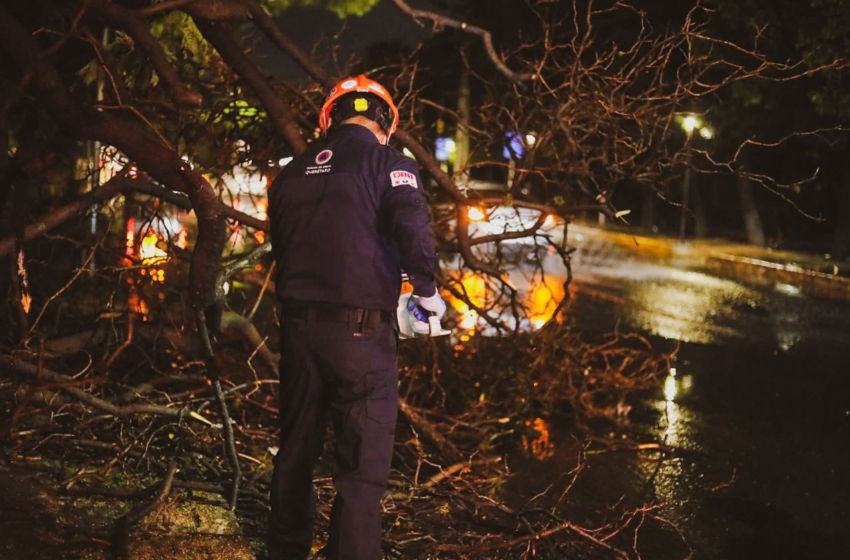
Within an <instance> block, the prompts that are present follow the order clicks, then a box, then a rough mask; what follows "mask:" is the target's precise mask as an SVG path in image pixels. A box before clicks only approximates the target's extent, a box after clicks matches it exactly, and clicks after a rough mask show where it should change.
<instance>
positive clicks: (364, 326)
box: [358, 309, 374, 332]
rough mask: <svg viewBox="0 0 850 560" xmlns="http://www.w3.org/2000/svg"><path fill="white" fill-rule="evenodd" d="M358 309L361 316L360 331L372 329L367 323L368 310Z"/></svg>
mask: <svg viewBox="0 0 850 560" xmlns="http://www.w3.org/2000/svg"><path fill="white" fill-rule="evenodd" d="M358 311H362V316H361V317H360V331H361V332H364V331H372V330H374V329H372V327H371V325H369V310H368V309H363V310H358Z"/></svg>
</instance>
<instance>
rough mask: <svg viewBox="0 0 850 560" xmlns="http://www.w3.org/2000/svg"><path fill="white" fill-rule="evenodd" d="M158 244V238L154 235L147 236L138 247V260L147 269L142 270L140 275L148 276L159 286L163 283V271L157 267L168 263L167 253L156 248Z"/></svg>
mask: <svg viewBox="0 0 850 560" xmlns="http://www.w3.org/2000/svg"><path fill="white" fill-rule="evenodd" d="M158 242H159V236H158V235H157V234H156V233H153V232H151V233H149V234H147V235H146V236H145V237H144V238H143V239H142V244H141V245H140V246H139V258H140V259H141V260H142V264H143V265H146V266H148V267H149V268H148V269H147V270H144V269H143V270H142V274H149V275H150V277H151V279H153V281H154V282H159V283H160V284H161V283H163V282H165V271H164V270H162V269H161V268H158V266H159V265H162V264H165V263H166V261H168V253H166V252H165V251H163V250H162V249H160V248H159V247H157V246H156V244H157V243H158Z"/></svg>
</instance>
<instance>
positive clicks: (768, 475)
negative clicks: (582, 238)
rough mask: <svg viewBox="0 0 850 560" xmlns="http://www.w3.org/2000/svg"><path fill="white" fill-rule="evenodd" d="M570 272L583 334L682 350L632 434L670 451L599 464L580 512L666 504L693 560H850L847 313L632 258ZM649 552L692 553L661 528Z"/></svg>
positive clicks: (775, 290) (585, 479) (585, 483)
mask: <svg viewBox="0 0 850 560" xmlns="http://www.w3.org/2000/svg"><path fill="white" fill-rule="evenodd" d="M574 273H575V280H574V286H573V287H574V289H575V291H574V293H573V304H572V307H571V310H570V313H571V314H572V315H573V317H574V318H575V319H576V321H577V324H578V325H579V327H580V328H581V329H583V330H586V331H588V332H598V333H603V332H606V331H609V330H610V329H611V327H612V325H613V324H614V323H615V322H619V323H620V324H621V325H624V326H626V327H630V328H632V329H635V330H639V331H642V332H644V333H646V334H648V335H650V336H652V337H653V340H654V344H655V345H656V347H657V348H659V349H660V350H664V351H667V350H671V349H673V348H674V347H675V346H676V345H677V344H680V343H681V346H680V350H679V353H678V362H677V364H676V368H675V372H671V373H675V375H670V376H669V377H668V378H667V379H666V380H664V381H662V383H661V385H660V386H659V387H658V390H657V392H656V394H655V396H654V397H650V398H647V399H646V400H645V401H643V402H641V403H636V406H635V409H634V411H633V412H632V415H631V420H632V426H631V427H630V428H629V429H628V431H629V432H630V434H631V435H632V436H636V437H637V438H638V439H640V440H641V441H645V442H651V441H655V442H661V443H665V444H666V445H669V446H671V447H672V448H674V452H673V453H672V454H671V455H669V456H665V457H659V456H657V455H655V456H646V455H639V454H623V453H609V454H602V455H598V456H591V457H589V458H588V465H587V466H588V467H590V468H588V469H587V471H586V473H585V474H583V475H582V478H581V479H580V484H579V485H578V486H577V488H576V494H575V498H574V499H577V500H578V501H579V502H581V501H582V500H584V501H587V502H594V501H595V502H597V503H598V504H600V505H602V504H604V503H606V502H607V503H610V502H611V501H616V500H617V499H619V498H620V497H625V499H626V500H627V501H633V502H634V503H635V504H639V503H646V502H649V503H657V504H663V507H662V508H661V510H660V514H661V515H662V516H663V517H665V518H666V519H668V520H669V521H671V522H672V523H674V524H675V525H676V526H678V527H679V528H680V529H681V530H682V531H683V533H684V534H685V535H686V536H687V539H688V541H689V543H690V545H691V546H692V547H693V548H694V550H695V555H694V558H697V559H700V558H705V559H724V560H726V559H729V560H736V559H744V558H747V559H756V558H770V559H785V558H788V559H792V558H793V559H795V560H800V559H808V558H812V559H815V558H818V559H820V558H824V559H826V558H829V559H838V558H850V505H848V504H850V491H848V490H847V489H846V488H847V487H848V483H850V439H848V436H850V304H848V303H841V302H831V301H824V300H817V299H813V298H809V297H805V296H801V295H795V294H794V293H793V292H794V290H793V289H790V288H789V287H787V286H778V287H777V286H746V285H744V284H742V283H739V282H735V281H732V280H726V279H722V278H717V277H714V276H710V275H707V274H704V273H702V272H699V271H695V270H683V269H679V268H678V267H676V266H666V265H665V264H663V263H642V262H640V261H639V260H637V259H635V258H629V259H627V260H613V261H612V260H607V259H605V258H604V257H603V258H598V257H597V258H594V259H586V260H585V261H584V262H582V261H581V259H580V258H579V259H577V262H576V263H575V265H574ZM659 459H660V460H659ZM558 460H559V459H558V458H557V456H556V458H555V459H554V460H553V461H554V462H557V461H558ZM560 460H564V457H561V458H560ZM642 542H643V544H642V545H641V546H640V553H641V556H642V558H643V559H644V560H648V559H653V558H657V559H668V558H684V557H686V556H687V553H688V551H687V548H684V547H682V546H681V545H680V544H676V543H677V539H676V538H674V537H673V535H672V531H671V530H670V529H669V527H667V528H665V527H663V526H662V525H658V527H656V528H655V529H654V530H653V529H652V528H650V527H647V529H646V530H645V532H644V539H643V540H642Z"/></svg>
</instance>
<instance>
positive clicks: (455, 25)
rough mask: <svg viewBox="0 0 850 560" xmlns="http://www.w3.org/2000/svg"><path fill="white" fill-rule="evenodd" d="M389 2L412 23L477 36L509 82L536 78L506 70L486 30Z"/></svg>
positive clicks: (401, 1)
mask: <svg viewBox="0 0 850 560" xmlns="http://www.w3.org/2000/svg"><path fill="white" fill-rule="evenodd" d="M391 1H392V3H393V4H395V5H396V6H398V9H399V10H401V11H402V12H404V13H405V14H407V15H408V16H410V17H411V18H413V20H414V21H419V20H420V19H427V20H430V21H432V22H433V23H434V25H435V26H437V27H451V28H452V29H459V30H461V31H463V32H465V33H470V34H472V35H477V36H478V37H480V38H481V41H482V42H483V43H484V49H485V50H486V51H487V56H489V57H490V60H492V61H493V64H494V65H495V66H496V68H498V69H499V72H501V73H502V74H504V75H505V76H506V77H507V78H508V79H510V80H511V81H513V82H521V81H527V80H534V79H536V78H537V74H536V73H535V72H526V73H517V72H514V71H513V70H511V69H510V68H508V66H507V64H505V62H504V61H503V60H502V57H501V56H499V54H498V53H496V49H495V48H493V35H492V34H491V33H490V32H489V31H487V30H486V29H483V28H481V27H477V26H475V25H470V24H468V23H466V22H465V21H458V20H456V19H452V18H450V17H446V16H442V15H440V14H437V13H435V12H429V11H427V10H417V9H414V8H411V7H410V5H409V4H407V2H404V0H391Z"/></svg>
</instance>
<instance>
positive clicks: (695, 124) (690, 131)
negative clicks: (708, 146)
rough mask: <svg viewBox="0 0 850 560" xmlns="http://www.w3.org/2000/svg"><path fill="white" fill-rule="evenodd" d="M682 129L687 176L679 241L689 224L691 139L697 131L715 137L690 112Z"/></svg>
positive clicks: (682, 123)
mask: <svg viewBox="0 0 850 560" xmlns="http://www.w3.org/2000/svg"><path fill="white" fill-rule="evenodd" d="M681 125H682V130H684V131H685V134H687V139H686V140H685V177H684V179H683V180H682V211H681V214H680V216H679V241H680V242H682V241H684V240H685V229H686V226H687V219H688V218H687V214H688V194H689V191H690V187H691V139H692V138H693V136H694V131H696V132H697V133H698V134H699V135H700V137H701V138H704V139H705V140H711V139H712V138H714V129H713V128H711V127H710V126H708V125H705V124H703V122H702V121H700V119H699V117H697V116H696V115H692V114H688V115H684V116H683V117H681Z"/></svg>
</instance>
